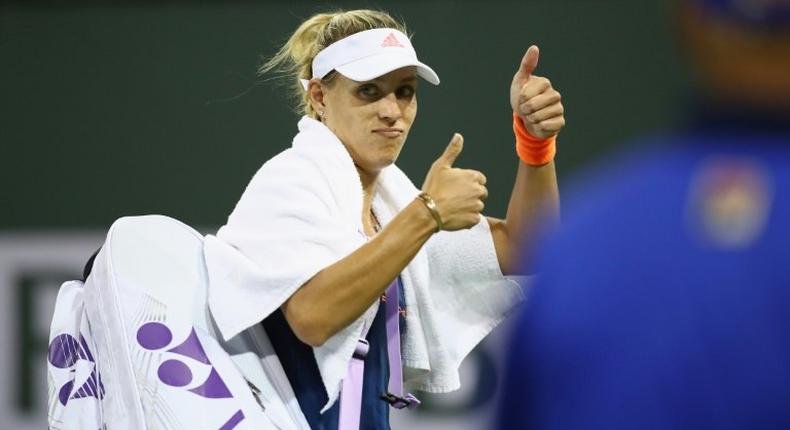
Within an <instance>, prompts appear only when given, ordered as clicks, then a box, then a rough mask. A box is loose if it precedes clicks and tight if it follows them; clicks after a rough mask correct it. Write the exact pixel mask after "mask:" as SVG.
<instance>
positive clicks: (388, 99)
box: [378, 93, 403, 123]
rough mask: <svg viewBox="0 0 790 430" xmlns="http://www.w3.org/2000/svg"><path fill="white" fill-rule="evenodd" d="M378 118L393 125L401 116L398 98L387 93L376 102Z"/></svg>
mask: <svg viewBox="0 0 790 430" xmlns="http://www.w3.org/2000/svg"><path fill="white" fill-rule="evenodd" d="M378 105H379V106H378V112H379V118H380V119H381V120H382V121H386V122H389V123H394V122H396V121H397V120H399V119H400V118H401V116H403V114H402V113H401V107H400V104H399V103H398V98H397V97H395V94H394V93H389V94H387V95H386V96H385V97H382V98H380V99H379V100H378Z"/></svg>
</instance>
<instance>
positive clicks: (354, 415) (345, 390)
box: [337, 339, 369, 430]
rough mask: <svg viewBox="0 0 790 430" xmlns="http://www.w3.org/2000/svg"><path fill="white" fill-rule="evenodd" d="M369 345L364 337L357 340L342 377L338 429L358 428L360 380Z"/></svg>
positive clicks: (361, 379)
mask: <svg viewBox="0 0 790 430" xmlns="http://www.w3.org/2000/svg"><path fill="white" fill-rule="evenodd" d="M368 349H369V345H368V342H367V341H366V340H364V339H360V340H359V342H357V347H356V349H355V350H354V355H353V356H352V358H351V361H350V362H349V363H348V372H347V373H346V377H345V378H343V386H342V388H341V391H340V418H339V421H338V426H337V428H338V429H339V430H346V429H350V430H357V429H359V416H360V412H361V411H362V382H363V379H364V376H365V357H366V356H367V355H368Z"/></svg>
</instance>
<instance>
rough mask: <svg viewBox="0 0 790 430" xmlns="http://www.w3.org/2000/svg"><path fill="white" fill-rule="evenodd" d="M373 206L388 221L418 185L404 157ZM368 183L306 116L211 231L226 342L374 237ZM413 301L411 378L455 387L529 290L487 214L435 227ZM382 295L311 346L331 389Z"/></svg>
mask: <svg viewBox="0 0 790 430" xmlns="http://www.w3.org/2000/svg"><path fill="white" fill-rule="evenodd" d="M378 181H379V182H378V187H377V190H378V191H377V195H376V196H375V199H374V202H373V210H374V212H375V213H376V216H377V217H378V218H379V221H380V222H381V223H382V225H386V224H388V223H389V222H390V220H391V219H392V218H393V217H395V216H396V215H397V214H398V212H399V211H400V210H401V209H403V208H404V207H405V206H406V205H408V204H409V203H410V202H411V201H412V200H413V199H414V198H415V197H416V195H417V194H418V192H419V190H418V189H417V188H416V187H415V186H414V184H412V182H411V181H410V180H409V179H408V178H407V177H406V175H405V174H404V173H403V172H402V171H401V170H400V169H398V167H396V166H395V165H392V166H389V167H387V168H385V169H384V170H383V171H382V172H381V174H380V177H379V179H378ZM362 199H363V193H362V185H361V183H360V180H359V176H358V173H357V171H356V169H355V167H354V164H353V161H352V160H351V157H350V156H349V154H348V152H347V151H346V149H345V147H344V146H343V144H342V143H341V142H340V141H339V140H338V139H337V138H336V137H335V135H334V134H333V133H332V132H331V131H330V130H329V129H328V128H327V127H326V126H324V125H323V124H322V123H321V122H318V121H316V120H313V119H311V118H308V117H303V118H302V119H301V120H300V121H299V133H298V134H297V135H296V137H295V138H294V141H293V145H292V147H291V148H290V149H287V150H285V151H283V152H282V153H280V154H279V155H277V156H275V157H274V158H272V159H271V160H269V161H267V162H266V163H265V164H264V165H263V166H262V167H261V169H260V170H259V171H258V172H257V173H256V174H255V176H254V177H253V179H252V181H250V183H249V185H248V186H247V189H246V190H245V191H244V194H243V195H242V197H241V199H240V200H239V202H238V203H237V205H236V208H235V209H234V211H233V213H232V214H231V215H230V217H229V218H228V222H227V224H226V225H225V226H223V227H222V228H221V229H220V230H219V231H218V233H217V236H216V237H214V236H208V237H207V238H206V240H205V245H204V254H205V258H206V265H207V268H208V275H209V307H210V309H211V312H212V314H213V316H214V318H215V321H216V323H217V326H218V327H219V329H220V331H221V333H222V335H223V337H224V338H225V339H229V338H231V337H233V336H235V335H236V334H238V333H240V332H241V331H243V330H245V329H247V328H249V327H251V326H253V325H254V324H258V323H260V322H261V321H262V320H263V319H264V318H266V317H267V316H268V315H270V314H271V313H272V312H273V311H274V310H276V309H277V308H278V307H280V305H282V303H283V302H284V301H285V300H287V299H288V297H290V296H291V294H293V293H294V292H295V291H296V290H297V289H298V288H299V287H300V286H301V285H303V284H304V283H305V282H307V281H308V280H309V279H310V278H312V277H313V276H314V275H315V274H316V273H318V272H319V271H321V270H322V269H323V268H325V267H327V266H329V265H331V264H332V263H334V262H336V261H338V260H340V259H342V258H343V257H345V256H347V255H348V254H350V253H351V252H353V251H354V250H355V249H357V248H359V247H360V246H361V245H362V244H364V243H365V241H366V240H367V239H366V237H365V235H364V233H363V228H362V216H361V214H362ZM402 280H403V286H404V293H405V299H406V306H407V309H408V310H409V311H408V313H407V316H406V324H407V327H408V330H407V331H406V333H405V335H404V339H403V343H402V354H403V365H404V379H405V383H406V385H407V387H409V388H410V389H416V390H421V391H428V392H447V391H452V390H455V389H457V388H458V387H460V381H459V376H458V367H459V366H460V364H461V361H462V360H463V358H464V357H465V356H466V355H467V354H468V353H469V352H470V351H471V349H472V348H473V347H474V346H475V345H476V344H477V343H478V342H479V341H480V340H481V339H482V338H483V337H484V336H485V335H486V334H488V333H489V332H490V331H491V330H492V329H493V328H494V327H495V326H496V325H497V324H498V323H499V322H500V321H501V320H502V319H503V318H504V316H505V315H506V314H507V313H508V311H509V310H510V309H512V308H513V306H514V305H516V304H517V303H519V302H520V301H522V300H523V298H524V296H523V293H522V291H521V288H520V286H519V284H518V283H516V282H514V281H513V280H510V279H506V278H505V277H504V276H503V275H502V273H501V271H500V269H499V264H498V262H497V258H496V254H495V251H494V246H493V241H492V238H491V233H490V231H489V227H488V223H487V222H485V221H482V222H479V223H478V224H477V225H476V226H474V227H472V228H471V229H469V230H462V231H458V232H440V233H438V234H435V235H434V236H433V237H432V238H431V239H429V241H428V242H427V243H426V245H425V246H424V247H423V248H422V249H421V250H420V252H419V253H418V254H417V255H416V256H415V258H414V259H413V260H412V262H411V263H410V264H409V265H408V266H407V267H406V268H405V269H404V271H403V272H402ZM377 308H378V302H376V303H373V304H372V305H371V307H370V308H369V309H368V310H367V311H366V312H365V313H364V314H363V315H362V316H360V318H358V319H357V320H356V321H355V322H353V323H352V324H351V325H349V326H348V327H346V328H345V329H343V330H341V331H340V332H339V333H337V334H335V335H334V336H333V337H331V338H330V339H329V340H328V341H327V342H326V343H325V344H324V345H322V346H320V347H316V348H314V353H315V358H316V361H317V363H318V368H319V370H320V373H321V377H322V379H323V382H324V386H325V388H326V391H327V395H328V397H329V401H328V403H327V405H325V406H324V410H326V409H328V408H329V407H330V406H331V405H332V404H333V403H334V401H335V400H336V399H337V397H338V394H339V391H340V386H341V381H342V379H343V377H344V376H345V374H346V369H347V368H348V363H349V361H350V359H351V356H352V354H353V351H354V347H355V345H356V342H357V339H358V338H359V336H360V334H361V332H362V328H363V325H364V324H365V323H366V322H367V323H368V324H370V323H372V319H373V318H374V316H375V314H376V310H377Z"/></svg>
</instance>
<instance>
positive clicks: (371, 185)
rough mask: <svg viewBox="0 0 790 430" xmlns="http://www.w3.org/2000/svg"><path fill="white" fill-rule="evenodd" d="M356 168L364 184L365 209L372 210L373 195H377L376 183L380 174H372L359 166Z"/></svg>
mask: <svg viewBox="0 0 790 430" xmlns="http://www.w3.org/2000/svg"><path fill="white" fill-rule="evenodd" d="M355 167H356V168H357V173H358V174H359V180H360V182H361V183H362V193H363V195H364V199H363V205H364V209H366V210H370V206H371V204H372V202H373V195H374V194H375V193H376V183H377V179H378V177H379V172H374V173H371V172H367V171H365V170H362V168H360V167H359V166H355Z"/></svg>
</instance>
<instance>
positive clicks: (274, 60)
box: [258, 9, 408, 118]
mask: <svg viewBox="0 0 790 430" xmlns="http://www.w3.org/2000/svg"><path fill="white" fill-rule="evenodd" d="M374 28H394V29H397V30H400V31H401V32H403V33H404V34H408V31H407V29H406V26H405V25H404V24H403V23H402V22H400V21H398V20H396V19H395V18H393V17H392V16H390V15H389V14H388V13H386V12H383V11H377V10H366V9H359V10H350V11H342V10H338V11H334V12H326V13H319V14H316V15H313V16H311V17H310V18H308V19H307V20H306V21H305V22H303V23H302V24H301V25H300V26H299V28H297V29H296V31H294V33H293V34H292V35H291V37H290V38H288V41H287V42H285V44H284V45H283V46H282V47H281V48H280V50H279V51H277V53H276V54H274V56H272V57H271V58H269V59H268V60H267V61H266V62H265V63H263V64H262V65H261V66H260V68H258V74H259V75H263V74H266V73H268V72H270V71H275V72H277V73H278V74H279V75H280V76H282V77H284V78H286V79H287V80H288V81H289V84H292V85H290V87H291V94H292V96H293V97H294V99H295V100H296V101H297V103H298V104H297V109H296V110H297V112H301V113H303V114H305V115H308V116H311V117H313V118H317V114H316V112H315V110H313V107H312V106H311V105H310V98H309V95H308V93H307V91H305V89H304V87H302V84H301V82H300V79H311V78H312V77H313V67H312V64H313V58H315V56H316V55H317V54H318V53H319V52H321V50H322V49H324V48H326V47H327V46H329V45H331V44H333V43H335V42H337V41H338V40H340V39H343V38H344V37H348V36H350V35H352V34H354V33H359V32H360V31H366V30H372V29H374ZM334 75H335V73H330V74H329V75H327V76H326V77H325V78H324V79H323V80H324V82H327V83H330V82H331V80H332V77H333V76H334Z"/></svg>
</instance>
